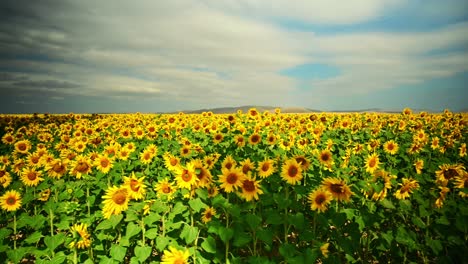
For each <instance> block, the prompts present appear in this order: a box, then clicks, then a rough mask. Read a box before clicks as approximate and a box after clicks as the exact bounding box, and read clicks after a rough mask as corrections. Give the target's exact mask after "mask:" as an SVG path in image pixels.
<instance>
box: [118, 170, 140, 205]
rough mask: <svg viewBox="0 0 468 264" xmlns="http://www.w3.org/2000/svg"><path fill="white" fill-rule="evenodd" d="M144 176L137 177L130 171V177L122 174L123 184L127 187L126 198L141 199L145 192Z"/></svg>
mask: <svg viewBox="0 0 468 264" xmlns="http://www.w3.org/2000/svg"><path fill="white" fill-rule="evenodd" d="M144 179H145V177H141V178H137V177H136V176H135V173H134V172H132V176H131V177H127V176H124V177H123V180H124V183H123V186H125V187H127V188H128V198H129V199H133V200H141V199H143V198H144V196H145V194H146V185H145V184H144V183H143V180H144Z"/></svg>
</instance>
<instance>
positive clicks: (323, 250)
mask: <svg viewBox="0 0 468 264" xmlns="http://www.w3.org/2000/svg"><path fill="white" fill-rule="evenodd" d="M329 246H330V243H328V242H327V243H325V244H323V245H321V246H320V252H321V253H322V255H323V256H324V257H325V258H328V253H329V251H328V247H329Z"/></svg>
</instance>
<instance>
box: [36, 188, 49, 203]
mask: <svg viewBox="0 0 468 264" xmlns="http://www.w3.org/2000/svg"><path fill="white" fill-rule="evenodd" d="M49 197H50V189H49V188H47V189H44V190H43V191H41V192H40V193H39V198H37V199H38V200H39V201H42V202H47V200H49Z"/></svg>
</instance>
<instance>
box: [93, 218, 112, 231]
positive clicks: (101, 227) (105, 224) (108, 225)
mask: <svg viewBox="0 0 468 264" xmlns="http://www.w3.org/2000/svg"><path fill="white" fill-rule="evenodd" d="M110 228H112V222H111V221H109V219H106V220H104V221H102V222H101V223H99V224H98V225H97V226H96V231H97V230H107V229H110Z"/></svg>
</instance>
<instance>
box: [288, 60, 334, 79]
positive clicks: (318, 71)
mask: <svg viewBox="0 0 468 264" xmlns="http://www.w3.org/2000/svg"><path fill="white" fill-rule="evenodd" d="M280 73H281V74H283V75H286V76H289V77H293V78H297V79H299V80H313V79H328V78H333V77H336V76H338V75H340V69H338V68H337V67H335V66H332V65H327V64H320V63H309V64H302V65H298V66H295V67H292V68H288V69H285V70H282V71H281V72H280Z"/></svg>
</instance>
